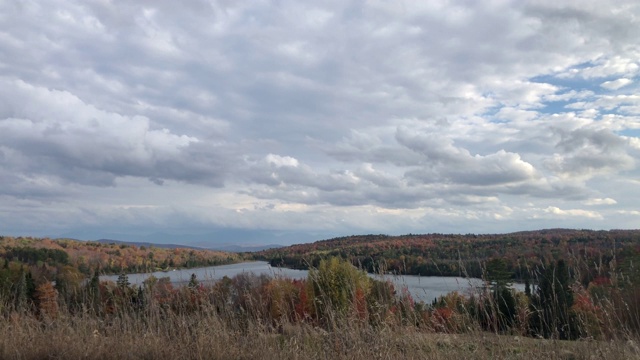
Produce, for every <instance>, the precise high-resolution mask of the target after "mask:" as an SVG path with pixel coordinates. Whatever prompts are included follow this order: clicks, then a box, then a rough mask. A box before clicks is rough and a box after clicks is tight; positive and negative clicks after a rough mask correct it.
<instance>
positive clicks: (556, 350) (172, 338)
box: [0, 262, 640, 360]
mask: <svg viewBox="0 0 640 360" xmlns="http://www.w3.org/2000/svg"><path fill="white" fill-rule="evenodd" d="M387 285H388V284H387ZM387 285H385V284H381V283H375V282H370V281H369V280H368V278H367V277H366V276H362V274H359V273H357V271H356V270H354V269H352V268H350V267H348V266H346V265H345V264H344V263H339V262H334V263H332V265H331V264H330V266H329V265H327V266H326V268H325V269H324V270H323V272H321V273H317V272H312V276H310V277H309V279H308V280H307V281H306V282H295V281H291V280H286V279H270V278H267V277H262V276H252V275H247V274H245V275H242V276H239V277H237V278H235V279H225V280H223V281H220V282H218V283H216V284H214V285H211V286H202V285H198V284H194V286H191V287H190V286H185V287H182V288H178V289H173V288H172V286H171V285H170V284H167V283H166V282H165V283H163V282H161V281H160V282H158V283H155V284H151V285H149V286H147V287H146V288H144V289H134V288H130V287H127V286H126V285H122V286H117V285H115V284H111V285H109V284H104V283H103V284H101V285H100V287H99V288H97V289H98V293H93V292H92V290H91V288H90V285H87V286H84V287H81V288H78V289H76V291H77V292H75V293H70V294H65V296H62V295H60V296H58V298H57V302H58V306H57V307H55V306H51V303H50V300H51V298H50V297H45V299H44V300H42V301H39V302H36V303H34V304H33V305H32V306H31V307H30V308H19V307H15V306H13V305H12V304H11V303H10V301H7V300H6V299H5V300H4V301H5V302H4V303H3V304H2V305H0V310H2V311H0V314H2V316H1V317H0V358H1V359H47V358H50V359H397V358H403V359H404V358H407V359H425V358H426V359H447V360H450V359H458V358H460V359H536V360H540V359H637V358H640V348H639V346H638V344H639V336H638V329H637V327H636V325H637V317H635V316H636V315H637V312H636V311H637V307H635V306H636V305H637V302H634V301H637V299H635V300H634V298H633V296H632V295H629V294H633V292H628V291H622V290H624V289H622V288H620V289H618V290H616V289H617V288H616V287H607V288H606V289H604V290H607V291H604V290H603V291H601V292H599V293H598V294H599V295H601V297H600V298H597V297H589V298H588V300H589V303H588V304H583V305H584V307H583V308H580V309H578V310H580V311H579V312H578V311H576V314H578V315H577V316H574V317H572V321H576V322H580V323H579V324H578V325H579V327H580V328H581V329H588V331H587V332H585V333H584V336H581V337H580V339H579V340H578V341H563V340H558V339H553V338H552V339H540V338H536V337H528V336H525V335H529V332H528V323H527V321H528V318H529V316H530V315H531V311H532V310H531V307H530V306H529V305H530V304H529V303H527V300H526V299H527V298H526V297H523V296H522V295H519V296H518V300H519V302H518V314H517V316H518V318H517V320H516V321H514V322H511V323H508V324H507V325H505V326H502V325H500V324H499V323H498V322H496V325H495V326H492V325H491V324H492V321H493V320H494V319H497V318H496V316H497V315H496V314H498V312H499V311H500V308H501V307H500V303H499V302H500V301H501V299H500V298H499V297H495V296H492V295H491V293H490V291H484V292H483V293H480V294H478V295H477V296H476V297H474V298H473V299H469V298H466V297H463V296H459V295H457V294H451V295H449V296H447V297H445V298H444V299H442V301H441V302H440V304H438V305H437V306H435V307H431V306H428V305H425V304H416V303H414V302H413V301H412V300H411V298H410V297H408V296H406V294H400V295H401V296H398V295H397V294H396V296H393V294H391V293H390V292H389V287H388V286H387ZM94 290H95V289H94ZM591 290H593V289H591ZM601 290H602V289H601ZM627 290H628V289H627ZM616 291H617V292H616ZM42 294H47V293H46V292H42ZM589 294H590V293H586V295H589ZM43 296H44V295H43ZM478 304H481V305H482V306H480V307H479V305H478ZM43 305H46V306H44V307H43ZM47 309H48V310H47ZM574 310H575V309H574ZM487 321H488V322H487Z"/></svg>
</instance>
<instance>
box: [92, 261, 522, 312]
mask: <svg viewBox="0 0 640 360" xmlns="http://www.w3.org/2000/svg"><path fill="white" fill-rule="evenodd" d="M242 273H254V274H256V275H262V274H265V275H269V276H273V277H285V278H290V279H306V278H307V274H308V271H307V270H294V269H287V268H274V267H271V265H269V263H268V262H265V261H251V262H243V263H238V264H230V265H220V266H209V267H203V268H194V269H182V270H174V271H158V272H154V273H140V274H128V275H127V276H128V278H129V282H130V283H131V284H133V285H142V283H143V281H144V280H146V279H147V278H148V277H149V276H151V275H153V276H155V277H157V278H162V277H168V278H169V279H170V280H171V282H172V283H174V284H184V283H187V282H188V281H189V280H190V279H191V274H196V277H197V279H198V281H200V282H202V283H211V282H215V281H217V280H220V279H222V278H223V277H225V276H228V277H230V278H232V277H234V276H236V275H238V274H242ZM369 276H370V277H372V278H374V279H377V280H390V281H391V282H392V283H393V285H394V286H395V287H396V291H398V292H400V291H402V289H405V288H406V289H407V290H408V291H409V293H410V294H411V296H412V297H413V298H414V299H415V300H417V301H424V302H426V303H430V302H431V301H433V299H435V298H437V297H439V296H443V295H446V294H448V293H450V292H452V291H458V292H460V293H462V294H470V293H471V292H472V291H477V289H478V288H480V287H482V285H483V281H482V280H481V279H474V278H461V277H445V276H417V275H376V274H369ZM100 280H102V281H105V280H109V281H114V282H115V281H117V280H118V275H104V276H100ZM514 288H516V289H517V290H520V291H523V290H524V285H522V284H514Z"/></svg>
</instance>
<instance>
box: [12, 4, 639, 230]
mask: <svg viewBox="0 0 640 360" xmlns="http://www.w3.org/2000/svg"><path fill="white" fill-rule="evenodd" d="M0 12H2V14H4V15H5V16H4V20H5V21H4V23H3V27H2V29H3V31H1V32H0V64H1V65H0V183H2V184H3V186H2V188H1V189H0V199H1V201H0V222H1V223H3V224H14V225H15V226H14V227H13V228H12V230H11V231H15V232H23V233H24V232H28V231H29V229H33V228H35V227H36V225H38V226H42V227H41V229H42V231H44V232H45V233H46V231H47V230H46V228H47V225H40V224H46V223H47V222H55V225H49V226H50V228H51V229H54V228H55V229H56V230H55V231H56V232H59V233H62V232H65V230H64V229H65V228H69V227H72V226H73V224H74V223H78V224H81V225H82V226H84V227H86V228H93V229H105V228H108V227H109V226H110V225H113V224H118V223H119V221H122V222H126V223H127V224H128V226H129V225H130V227H131V229H133V228H136V229H138V230H136V231H139V232H145V231H146V232H148V233H151V232H154V231H153V229H154V228H155V227H163V228H166V229H170V228H174V229H185V228H187V229H188V228H189V227H196V228H202V229H218V228H224V227H231V228H236V229H238V228H240V229H245V228H252V229H257V228H268V229H284V230H286V229H294V228H295V229H302V228H305V227H306V228H307V229H309V230H308V231H309V233H311V232H313V231H316V232H315V233H318V232H317V231H324V230H326V229H330V230H331V231H333V232H335V233H338V234H344V233H351V232H369V231H371V229H376V231H380V232H400V233H406V232H417V231H455V232H468V231H480V230H483V231H489V232H500V231H504V230H506V229H510V230H518V228H535V227H553V226H576V227H593V226H601V227H605V228H610V227H625V226H627V227H629V226H636V225H634V224H636V222H634V221H635V220H634V219H635V217H633V216H631V215H629V214H631V213H630V212H633V211H635V208H634V206H635V204H631V202H630V201H629V200H627V198H626V197H625V196H624V195H622V194H624V193H634V192H633V191H634V190H633V189H634V187H633V186H635V185H634V184H632V183H631V182H630V181H631V180H630V179H637V178H640V173H639V172H638V168H637V161H636V159H637V158H638V157H639V156H640V153H639V152H638V149H640V145H639V144H640V143H639V140H638V139H639V136H638V135H639V133H638V129H640V125H639V124H640V120H639V119H638V115H640V97H639V96H638V95H637V93H638V81H637V78H638V75H639V74H640V63H639V62H638V59H640V53H639V51H638V48H637V45H636V44H637V35H636V34H635V33H634V32H633V31H629V29H637V28H638V27H639V26H640V24H639V20H638V19H640V8H639V7H638V6H637V2H636V1H633V0H622V1H617V2H616V3H615V4H611V3H607V2H602V1H595V0H594V1H581V2H580V3H574V2H570V1H551V0H549V1H546V0H545V1H536V2H533V3H530V2H488V3H481V2H467V3H465V4H462V3H451V2H419V3H395V2H378V1H374V2H367V3H349V2H328V3H322V4H313V5H309V4H305V3H300V2H295V1H290V0H285V1H282V2H281V3H279V5H278V6H272V4H270V3H260V2H251V3H240V2H229V3H207V2H192V3H188V4H177V3H175V2H172V1H166V0H162V1H155V2H152V3H144V4H142V3H137V2H127V3H121V4H117V5H116V4H113V3H110V2H89V3H87V2H82V1H77V0H62V1H57V2H55V5H53V3H17V2H3V3H1V4H0ZM611 183H615V184H619V185H618V186H616V188H615V189H611V188H610V187H609V186H608V185H607V184H611ZM155 184H164V185H163V186H162V187H159V186H157V185H155ZM613 199H615V200H613ZM12 204H15V205H12ZM582 205H584V206H600V205H607V206H600V207H598V208H597V209H598V210H599V212H597V213H596V212H593V211H589V210H583V209H580V206H582ZM567 209H568V210H567ZM590 209H593V208H590ZM203 214H204V215H203ZM621 214H627V215H628V216H626V215H625V216H622V215H621ZM76 219H77V221H76ZM556 219H560V220H556ZM594 219H599V221H598V222H594V221H593V220H594ZM636 220H637V219H636ZM51 231H52V232H54V230H51ZM96 231H98V230H96ZM100 231H104V230H100ZM131 231H133V230H131ZM176 231H183V232H184V230H176ZM203 231H204V230H203ZM301 240H302V239H301Z"/></svg>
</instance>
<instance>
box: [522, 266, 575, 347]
mask: <svg viewBox="0 0 640 360" xmlns="http://www.w3.org/2000/svg"><path fill="white" fill-rule="evenodd" d="M569 279H570V277H569V269H568V268H567V265H566V263H565V262H564V260H558V262H557V263H555V264H551V265H550V266H547V268H546V269H545V270H544V272H543V273H542V275H541V276H540V279H539V283H538V288H537V291H536V293H535V295H533V296H532V297H531V305H532V312H533V314H532V317H531V323H530V328H531V329H532V331H533V332H534V334H535V335H539V336H544V337H545V338H558V339H562V340H566V339H571V338H573V337H574V331H573V330H572V325H571V318H570V310H569V309H570V308H571V305H572V304H573V294H572V292H571V288H570V287H569Z"/></svg>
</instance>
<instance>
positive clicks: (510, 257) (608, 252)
mask: <svg viewBox="0 0 640 360" xmlns="http://www.w3.org/2000/svg"><path fill="white" fill-rule="evenodd" d="M639 252H640V230H611V231H592V230H571V229H548V230H539V231H523V232H515V233H509V234H485V235H476V234H466V235H455V234H422V235H416V234H408V235H402V236H388V235H356V236H347V237H340V238H334V239H329V240H323V241H317V242H314V243H309V244H297V245H292V246H289V247H284V248H278V249H270V250H266V251H262V252H259V253H257V254H256V257H258V258H260V259H264V260H267V261H270V262H271V264H272V265H273V266H285V267H292V268H308V267H309V266H310V265H311V266H315V265H317V264H318V262H319V260H320V259H322V258H327V257H331V256H338V257H341V258H345V259H349V260H350V261H351V262H352V263H353V264H354V265H358V266H360V267H363V268H364V269H366V270H367V271H369V272H378V271H385V272H395V273H400V274H412V275H444V276H466V275H468V276H472V277H480V276H481V275H482V271H483V270H482V266H483V264H484V263H485V262H487V261H489V260H492V259H503V260H505V261H506V263H507V267H508V270H509V271H510V272H512V273H513V274H514V277H516V278H522V277H524V276H525V273H527V272H528V271H527V270H528V269H530V268H532V267H534V266H537V265H539V264H545V263H549V262H551V261H553V260H557V259H560V258H563V259H568V260H571V259H574V260H588V262H589V263H592V262H593V261H596V262H598V263H599V264H602V267H601V268H600V271H604V270H606V269H608V266H609V264H610V262H611V260H613V259H614V258H615V257H618V258H617V260H618V261H617V264H618V265H619V266H623V265H624V264H625V259H632V258H636V257H638V253H639ZM590 273H593V269H592V270H590ZM595 275H596V274H590V275H588V276H595Z"/></svg>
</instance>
